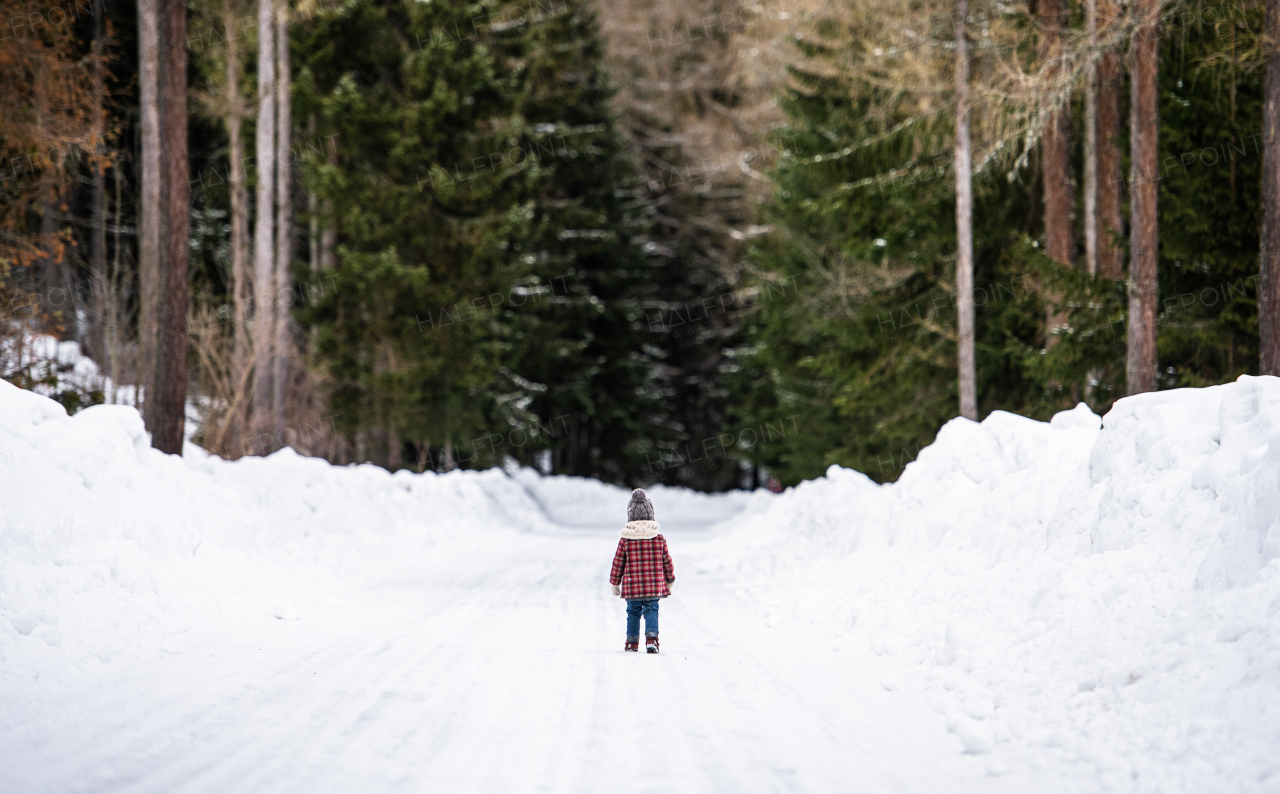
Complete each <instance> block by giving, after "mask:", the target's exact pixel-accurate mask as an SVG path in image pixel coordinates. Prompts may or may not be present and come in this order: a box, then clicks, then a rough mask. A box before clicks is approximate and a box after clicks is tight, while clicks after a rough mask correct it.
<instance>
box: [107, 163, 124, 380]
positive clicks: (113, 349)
mask: <svg viewBox="0 0 1280 794" xmlns="http://www.w3.org/2000/svg"><path fill="white" fill-rule="evenodd" d="M111 174H112V176H113V177H115V189H116V191H115V192H116V202H115V210H116V212H115V229H114V232H115V234H114V237H115V246H114V250H113V251H112V252H111V274H110V276H109V277H108V279H107V296H106V310H107V317H106V326H107V328H106V347H107V361H108V364H107V375H108V377H109V378H110V379H111V391H109V392H108V393H107V402H109V403H112V404H115V403H118V402H120V344H121V339H120V332H121V330H122V328H121V326H123V325H124V319H123V317H122V316H121V315H122V314H123V312H122V311H121V307H120V304H121V294H120V293H121V288H120V276H121V273H120V254H121V251H122V250H123V249H122V248H121V246H120V224H121V222H122V217H121V216H122V213H123V210H124V196H123V190H122V189H121V180H120V163H119V161H118V160H117V161H116V164H115V165H113V166H112V168H111Z"/></svg>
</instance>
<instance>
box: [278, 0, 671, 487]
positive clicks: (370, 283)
mask: <svg viewBox="0 0 1280 794" xmlns="http://www.w3.org/2000/svg"><path fill="white" fill-rule="evenodd" d="M483 10H484V12H485V13H484V14H483V15H481V16H476V14H477V13H478V11H477V10H476V9H474V8H471V9H468V8H462V7H456V6H447V5H445V4H430V5H428V4H421V3H396V4H389V5H375V4H373V3H359V4H354V5H352V6H349V7H344V8H343V9H342V10H340V11H337V12H334V13H332V14H326V15H322V16H321V17H319V18H318V20H317V24H316V27H315V30H314V31H313V32H312V33H311V34H310V35H311V36H312V37H313V40H314V41H315V42H316V43H315V44H314V45H308V46H304V47H302V48H300V50H301V51H305V52H315V53H316V54H315V55H313V56H311V57H310V58H309V59H308V61H307V62H305V63H304V64H303V66H302V68H301V69H300V70H299V73H298V79H297V86H298V92H299V95H300V102H301V105H302V107H300V108H299V109H300V110H302V111H303V112H308V113H310V112H314V113H315V114H316V117H317V125H318V127H319V128H320V132H321V134H322V135H328V134H331V133H330V132H329V130H331V131H332V133H333V134H336V136H337V137H336V138H335V139H334V140H335V141H336V144H337V147H338V150H339V158H338V159H339V160H340V162H341V165H340V166H336V167H335V166H330V165H327V164H322V163H317V164H312V165H311V166H310V169H311V173H310V175H309V179H310V181H311V183H312V185H313V187H314V189H315V190H317V192H318V194H319V196H320V197H321V198H323V199H325V200H327V201H328V202H331V203H332V206H333V219H334V220H335V222H336V223H337V229H336V231H337V242H338V251H339V256H338V260H339V261H338V263H337V267H336V269H335V270H334V272H333V273H332V274H330V275H328V276H327V277H326V278H325V279H324V282H323V283H324V284H325V285H327V286H326V287H325V288H324V289H323V290H317V291H316V292H317V293H318V295H319V297H318V298H317V300H316V301H315V303H314V304H313V305H312V306H310V307H309V308H308V309H307V310H306V311H304V312H303V313H302V316H303V318H304V319H305V320H306V321H307V322H308V323H310V324H311V325H313V326H314V327H315V328H316V332H317V335H316V344H317V352H318V354H319V357H320V360H321V361H322V362H323V363H324V365H325V366H326V368H327V370H328V372H329V373H330V376H331V377H332V379H333V381H334V386H333V389H334V390H333V406H334V407H333V410H334V412H335V413H336V414H337V415H338V419H337V423H338V425H339V426H340V427H342V428H344V429H346V430H347V431H349V432H351V433H353V434H354V435H355V437H356V438H357V440H358V441H361V442H362V443H364V444H365V445H366V447H367V448H368V451H367V454H366V457H368V458H370V459H373V460H376V461H378V462H380V463H383V464H384V465H388V466H392V467H396V466H400V465H411V466H420V467H437V468H450V467H454V466H481V465H488V464H491V463H494V462H501V460H502V459H503V457H505V456H508V455H510V456H512V457H516V458H517V459H520V460H524V461H526V462H530V461H532V460H533V458H534V457H535V455H536V453H537V452H539V451H541V450H553V462H554V466H555V468H556V469H557V470H561V471H569V472H573V473H578V474H593V475H597V476H603V477H606V478H608V479H613V480H619V481H621V480H625V479H629V478H632V477H634V476H637V470H638V467H639V465H640V462H641V461H642V460H643V446H644V445H643V439H644V437H645V435H646V430H645V428H646V421H647V420H648V419H650V418H651V417H649V416H648V415H647V409H646V408H645V407H644V406H646V405H649V404H651V403H652V400H651V399H650V398H649V397H648V396H646V394H645V389H646V384H647V382H648V379H649V373H650V371H651V363H650V360H649V356H648V354H646V353H645V352H644V349H643V341H642V339H643V337H642V334H641V330H642V323H643V316H642V312H641V311H640V307H639V299H640V296H641V291H642V287H643V285H644V283H645V280H646V275H647V273H646V265H645V259H644V257H643V256H642V255H641V253H640V250H639V246H638V245H637V241H636V240H635V239H633V235H635V234H636V233H637V231H639V230H637V229H636V228H635V227H634V224H633V223H632V221H631V220H630V219H629V216H628V208H627V204H626V201H625V197H624V195H623V193H624V192H625V191H624V190H623V188H624V186H625V182H626V180H627V179H628V178H629V173H628V168H627V164H626V159H625V157H624V154H623V151H622V142H621V140H620V138H619V137H618V135H617V133H616V131H615V130H614V128H613V122H612V119H611V117H610V115H609V111H608V105H607V101H608V98H609V96H610V90H609V86H608V84H607V81H606V79H605V75H604V74H603V72H602V71H601V69H600V58H601V44H600V41H599V39H598V36H597V35H596V33H595V30H594V21H593V20H592V18H591V16H590V15H589V14H588V13H587V11H586V9H585V7H583V6H582V5H580V4H578V3H567V4H562V5H561V4H558V5H557V6H556V7H555V8H554V9H551V10H550V11H546V10H545V9H544V10H541V11H539V12H538V13H532V12H530V11H529V10H528V9H525V8H522V7H519V6H516V5H515V4H511V5H502V4H495V5H490V6H485V7H484V8H483ZM357 42H358V46H356V44H357Z"/></svg>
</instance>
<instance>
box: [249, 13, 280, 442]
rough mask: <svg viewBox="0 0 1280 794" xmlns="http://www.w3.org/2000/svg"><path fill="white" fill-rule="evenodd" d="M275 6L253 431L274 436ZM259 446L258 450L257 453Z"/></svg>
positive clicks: (260, 160) (264, 20)
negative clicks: (272, 403) (272, 381)
mask: <svg viewBox="0 0 1280 794" xmlns="http://www.w3.org/2000/svg"><path fill="white" fill-rule="evenodd" d="M272 12H273V4H272V0H258V127H257V146H256V155H257V156H256V159H255V161H254V167H255V168H256V170H257V176H258V196H257V201H256V202H255V204H256V206H255V207H254V212H256V213H257V216H256V218H255V222H254V232H253V269H254V285H253V287H254V304H255V305H254V321H253V346H254V362H255V364H254V372H253V428H254V432H255V433H257V434H258V435H259V436H263V435H267V436H269V435H270V434H271V399H272V391H273V390H272V387H271V376H272V373H273V360H274V355H273V351H272V342H273V340H274V334H275V302H274V301H273V300H272V295H271V293H272V290H273V289H274V288H275V267H274V258H275V239H274V237H273V235H272V219H273V208H274V206H275V204H274V198H275V184H274V183H275V137H276V126H275V120H276V107H275V85H276V67H275V47H274V46H273V45H274V42H275V15H274V14H273V13H272ZM256 446H258V445H256V444H255V447H256Z"/></svg>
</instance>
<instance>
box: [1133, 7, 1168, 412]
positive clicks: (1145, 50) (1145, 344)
mask: <svg viewBox="0 0 1280 794" xmlns="http://www.w3.org/2000/svg"><path fill="white" fill-rule="evenodd" d="M1134 11H1135V12H1136V17H1137V26H1136V27H1135V29H1134V32H1133V41H1132V44H1131V45H1130V52H1129V58H1130V62H1129V80H1130V83H1131V85H1132V97H1131V107H1130V111H1129V125H1130V129H1129V140H1130V147H1131V149H1132V166H1133V167H1132V175H1131V177H1130V180H1129V182H1130V189H1129V190H1130V192H1129V207H1130V210H1129V211H1130V231H1129V253H1130V258H1129V355H1128V361H1127V373H1128V393H1129V394H1141V393H1143V392H1149V391H1155V390H1156V387H1157V384H1156V300H1157V297H1158V295H1157V285H1156V256H1157V254H1158V253H1159V247H1158V246H1159V242H1160V240H1159V236H1158V227H1157V223H1156V217H1157V216H1156V209H1157V193H1156V190H1157V187H1158V183H1157V179H1158V177H1159V174H1158V170H1159V156H1160V155H1159V149H1158V146H1159V142H1160V127H1159V120H1160V119H1159V117H1160V114H1159V107H1158V103H1157V101H1158V95H1157V77H1158V71H1157V70H1158V67H1159V24H1160V17H1159V13H1160V1H1159V0H1135V2H1134Z"/></svg>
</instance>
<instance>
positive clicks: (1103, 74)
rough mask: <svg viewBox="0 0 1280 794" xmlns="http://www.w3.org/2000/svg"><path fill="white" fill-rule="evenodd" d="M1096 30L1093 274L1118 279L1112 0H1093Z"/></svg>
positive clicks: (1116, 66)
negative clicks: (1095, 251) (1099, 51)
mask: <svg viewBox="0 0 1280 794" xmlns="http://www.w3.org/2000/svg"><path fill="white" fill-rule="evenodd" d="M1097 3H1098V30H1099V35H1100V36H1101V38H1102V42H1103V45H1104V47H1105V49H1104V51H1103V52H1102V54H1101V55H1100V56H1099V57H1098V77H1097V86H1098V121H1097V133H1096V136H1095V137H1096V139H1097V151H1098V182H1097V186H1098V187H1097V189H1098V203H1097V234H1098V238H1097V242H1098V267H1097V274H1098V275H1100V276H1104V277H1106V278H1109V279H1113V280H1118V279H1120V277H1121V276H1123V275H1124V259H1123V257H1122V254H1123V251H1122V250H1121V247H1120V246H1119V245H1117V244H1116V240H1117V237H1118V235H1120V234H1123V233H1124V208H1123V203H1122V194H1121V190H1122V189H1123V187H1124V178H1123V161H1122V159H1121V157H1122V155H1121V152H1120V92H1121V90H1122V89H1123V88H1124V74H1123V72H1122V70H1121V60H1120V51H1119V48H1118V47H1117V46H1116V43H1115V41H1116V39H1117V37H1118V35H1119V34H1118V31H1117V27H1116V25H1117V22H1118V20H1119V8H1118V7H1117V6H1116V0H1097Z"/></svg>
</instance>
